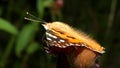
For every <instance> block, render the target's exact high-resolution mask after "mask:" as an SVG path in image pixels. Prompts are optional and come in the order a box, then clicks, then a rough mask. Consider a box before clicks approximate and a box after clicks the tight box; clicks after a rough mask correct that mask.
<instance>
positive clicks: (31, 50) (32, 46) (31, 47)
mask: <svg viewBox="0 0 120 68" xmlns="http://www.w3.org/2000/svg"><path fill="white" fill-rule="evenodd" d="M38 46H39V44H38V43H36V42H32V43H31V44H30V45H29V46H28V48H27V50H26V51H27V54H33V53H34V52H35V51H36V50H37V49H38Z"/></svg>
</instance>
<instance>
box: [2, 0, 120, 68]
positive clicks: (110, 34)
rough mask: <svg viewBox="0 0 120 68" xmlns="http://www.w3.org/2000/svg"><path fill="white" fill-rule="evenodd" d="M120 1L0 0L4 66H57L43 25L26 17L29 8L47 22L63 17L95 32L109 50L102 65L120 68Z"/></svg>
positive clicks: (75, 25)
mask: <svg viewBox="0 0 120 68" xmlns="http://www.w3.org/2000/svg"><path fill="white" fill-rule="evenodd" d="M119 3H120V1H118V0H76V1H74V0H0V68H55V67H56V59H57V58H56V57H54V56H51V55H48V54H46V53H45V51H44V47H43V43H42V36H43V34H44V30H43V27H42V26H41V25H40V24H39V23H35V22H30V21H26V20H24V17H25V16H27V15H26V12H27V11H28V12H30V13H32V14H33V15H35V16H37V17H39V18H40V19H43V20H45V21H47V22H52V21H63V22H65V23H68V24H70V25H72V26H73V27H76V28H78V30H79V29H81V30H83V31H85V32H86V33H88V34H90V35H91V36H93V37H94V38H95V39H97V41H99V43H101V45H102V46H104V47H105V48H106V53H105V54H103V55H102V57H100V58H99V60H100V64H101V68H120V53H119V52H120V30H119V29H120V23H119V22H120V19H119V18H120V12H119V11H120V8H119ZM28 17H29V16H28Z"/></svg>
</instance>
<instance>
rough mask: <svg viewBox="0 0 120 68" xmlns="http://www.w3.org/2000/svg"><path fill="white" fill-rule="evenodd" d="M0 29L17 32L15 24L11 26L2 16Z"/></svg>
mask: <svg viewBox="0 0 120 68" xmlns="http://www.w3.org/2000/svg"><path fill="white" fill-rule="evenodd" d="M0 30H4V31H7V32H9V33H10V34H13V35H16V34H18V30H17V28H16V27H15V26H13V25H12V24H11V23H10V22H8V21H6V20H4V19H2V18H0Z"/></svg>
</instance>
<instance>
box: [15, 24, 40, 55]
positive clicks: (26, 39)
mask: <svg viewBox="0 0 120 68" xmlns="http://www.w3.org/2000/svg"><path fill="white" fill-rule="evenodd" d="M37 29H38V26H37V24H33V23H32V24H28V25H26V26H25V27H24V28H23V29H22V31H21V33H20V34H19V36H18V40H17V42H16V48H15V52H16V55H17V56H19V57H20V55H21V52H22V51H23V50H24V49H25V48H26V46H27V45H28V44H29V43H30V42H31V41H32V40H33V39H34V36H35V32H36V31H37Z"/></svg>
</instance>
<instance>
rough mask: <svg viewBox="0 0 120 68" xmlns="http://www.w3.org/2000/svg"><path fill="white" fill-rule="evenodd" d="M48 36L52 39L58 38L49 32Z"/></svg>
mask: <svg viewBox="0 0 120 68" xmlns="http://www.w3.org/2000/svg"><path fill="white" fill-rule="evenodd" d="M46 35H48V36H50V37H52V38H55V39H56V38H57V37H56V36H54V35H52V34H50V33H48V32H46Z"/></svg>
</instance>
